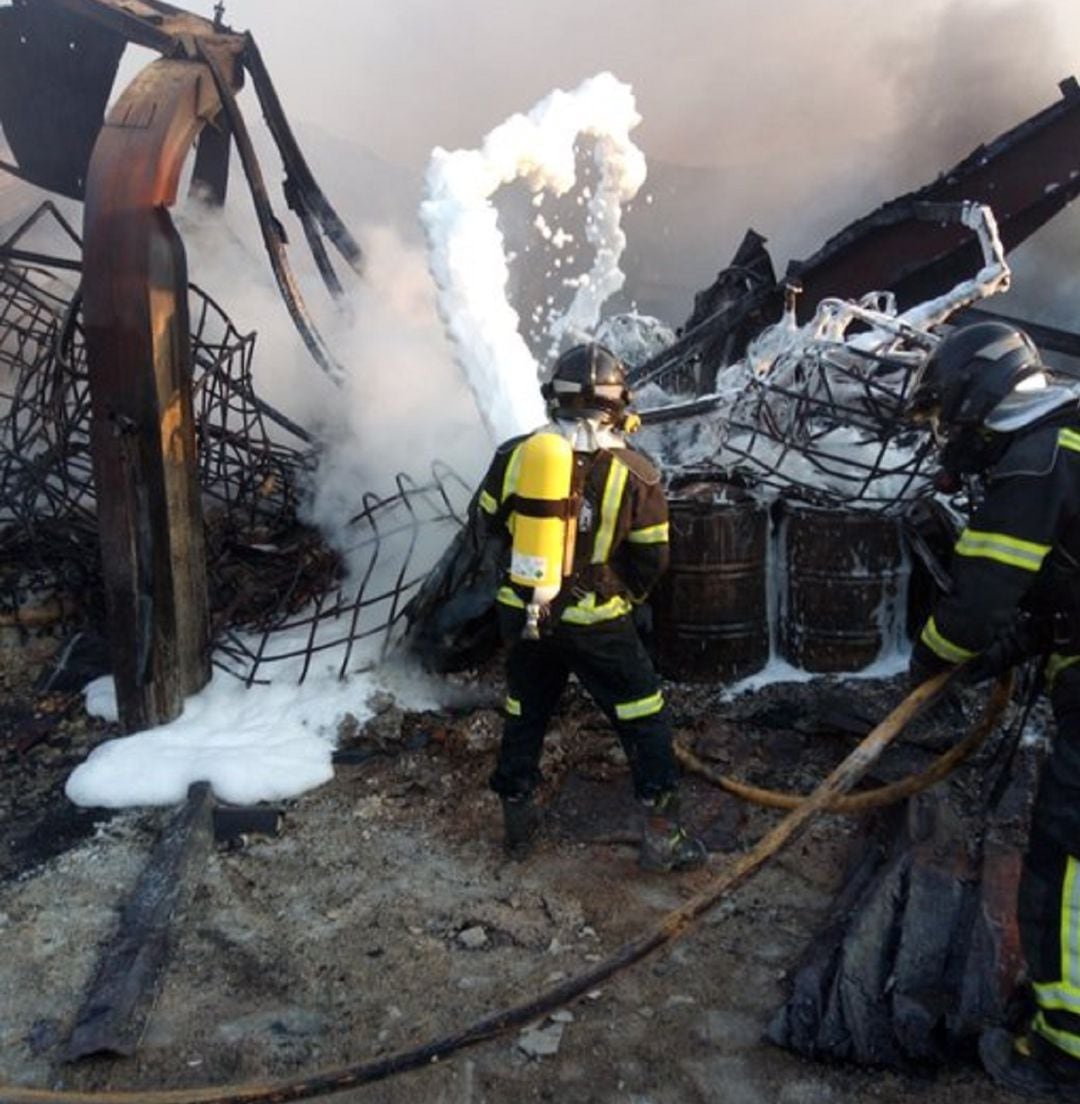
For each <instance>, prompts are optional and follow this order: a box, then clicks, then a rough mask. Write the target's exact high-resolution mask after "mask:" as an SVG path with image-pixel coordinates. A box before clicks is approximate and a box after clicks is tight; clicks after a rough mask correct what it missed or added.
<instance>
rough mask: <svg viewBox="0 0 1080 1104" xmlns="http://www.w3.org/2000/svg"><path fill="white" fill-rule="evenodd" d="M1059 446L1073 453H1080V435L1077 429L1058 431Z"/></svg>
mask: <svg viewBox="0 0 1080 1104" xmlns="http://www.w3.org/2000/svg"><path fill="white" fill-rule="evenodd" d="M1058 444H1059V445H1061V447H1062V448H1067V449H1070V450H1071V451H1072V452H1080V433H1077V432H1076V430H1075V429H1061V430H1058Z"/></svg>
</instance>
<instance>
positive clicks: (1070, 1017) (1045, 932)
mask: <svg viewBox="0 0 1080 1104" xmlns="http://www.w3.org/2000/svg"><path fill="white" fill-rule="evenodd" d="M1051 702H1052V704H1053V707H1054V719H1055V728H1056V732H1055V733H1054V736H1053V742H1052V745H1051V751H1050V756H1049V758H1048V759H1047V761H1046V763H1045V764H1044V766H1043V771H1042V777H1041V778H1040V780H1039V789H1038V793H1037V795H1036V798H1035V805H1034V808H1033V810H1032V818H1031V839H1030V843H1029V845H1028V852H1027V855H1026V856H1025V859H1024V872H1023V876H1022V878H1021V882H1020V894H1019V905H1018V909H1017V912H1018V917H1019V921H1020V935H1021V938H1022V940H1023V945H1024V955H1025V957H1026V959H1027V966H1028V975H1029V976H1030V978H1031V981H1032V985H1033V988H1034V992H1035V1001H1036V1004H1037V1006H1038V1012H1037V1014H1036V1016H1035V1019H1034V1021H1033V1023H1032V1027H1033V1029H1034V1030H1035V1032H1037V1033H1038V1034H1039V1035H1040V1036H1041V1037H1042V1038H1043V1039H1044V1040H1046V1041H1047V1042H1048V1043H1051V1044H1052V1045H1054V1046H1056V1047H1057V1048H1058V1049H1059V1050H1062V1051H1064V1052H1065V1053H1067V1054H1069V1055H1071V1056H1072V1057H1074V1058H1077V1059H1080V856H1078V855H1077V854H1076V852H1077V851H1080V665H1075V664H1069V665H1067V666H1065V667H1063V668H1062V670H1061V671H1060V673H1059V675H1058V677H1057V678H1056V679H1055V680H1054V685H1053V690H1052V693H1051Z"/></svg>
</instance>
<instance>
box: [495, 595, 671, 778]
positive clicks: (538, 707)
mask: <svg viewBox="0 0 1080 1104" xmlns="http://www.w3.org/2000/svg"><path fill="white" fill-rule="evenodd" d="M499 619H500V623H501V624H502V626H503V631H504V635H505V636H506V637H507V639H508V640H510V641H511V647H510V652H509V655H508V656H507V661H506V678H507V695H508V697H509V698H510V699H512V700H514V701H515V702H517V703H519V704H520V707H521V711H520V714H518V715H511V714H509V713H508V714H507V715H506V717H505V720H504V723H503V735H502V742H501V744H500V747H499V759H498V763H497V765H496V768H495V773H494V774H493V775H492V778H491V786H492V789H494V790H495V791H496V792H497V793H499V794H502V795H503V796H507V797H510V796H518V795H520V794H527V793H531V792H532V791H533V790H534V789H535V788H536V786H537V784H538V783H539V781H540V757H541V753H542V751H543V745H544V733H545V731H546V729H547V725H548V721H549V719H550V717H551V714H552V713H553V712H554V710H555V707H556V706H557V705H558V702H559V698H560V696H561V695H562V691H563V689H564V687H565V686H566V682H567V679H568V678H569V676H570V674H571V673H573V674H574V675H576V676H577V678H578V681H579V682H580V683H581V685H582V686H583V687H584V688H585V690H586V691H587V692H588V693H589V695H590V697H592V699H593V700H594V701H595V702H596V704H597V705H598V706H599V707H600V708H601V709H602V710H603V711H604V713H605V715H606V716H607V718H608V720H609V721H610V722H611V723H612V725H613V726H614V728H615V731H616V733H617V735H618V737H619V741H620V743H621V744H622V747H623V750H624V751H625V752H626V757H627V760H628V761H629V764H630V770H631V773H632V775H633V780H634V790H635V792H636V793H637V795H638V796H639V797H654V796H656V795H657V794H660V793H664V792H666V791H667V790H670V789H673V788H674V786H675V784H676V782H677V779H678V768H677V766H676V763H675V756H674V753H673V751H672V747H671V724H670V720H669V717H668V711H667V708H666V707H665V705H664V700H663V696H662V694H661V693H660V684H659V680H658V679H657V677H656V672H655V671H654V670H653V666H652V663H651V661H650V660H649V656H648V653H647V652H646V651H645V648H644V647H643V645H642V643H641V640H640V638H639V637H638V634H637V630H636V629H635V628H634V625H633V622H632V621H631V619H630V618H629V617H619V618H616V619H614V620H612V621H605V622H602V623H600V624H596V625H588V626H576V625H565V624H563V625H559V626H558V628H556V630H555V631H554V632H553V633H552V634H551V635H550V636H544V637H542V638H541V639H540V640H535V641H528V640H521V639H520V636H521V624H522V616H521V614H520V613H517V612H516V611H514V610H510V609H507V608H505V607H503V608H500V610H499Z"/></svg>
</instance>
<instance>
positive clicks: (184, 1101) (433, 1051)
mask: <svg viewBox="0 0 1080 1104" xmlns="http://www.w3.org/2000/svg"><path fill="white" fill-rule="evenodd" d="M953 673H954V672H948V671H946V672H942V673H941V674H939V675H936V676H935V677H934V678H932V679H929V680H927V681H926V682H924V683H923V684H922V685H921V686H918V687H916V688H915V689H914V690H913V691H912V692H911V693H910V694H908V696H907V697H906V698H905V699H904V700H903V701H902V702H901V703H900V704H899V705H898V706H897V707H896V708H895V709H894V710H893V711H892V712H891V713H890V714H889V715H888V716H887V717H886V718H885V719H884V720H883V721H882V722H881V723H880V724H878V725H877V726H876V727H875V728H874V729H873V731H872V732H870V733H869V735H867V736H866V737H865V738H864V739H863V740H862V741H861V743H859V744H858V746H857V747H855V749H854V750H853V751H852V752H851V753H850V754H849V755H848V756H847V758H845V759H844V760H843V762H841V763H840V764H839V766H837V767H836V768H835V769H834V770H833V771H831V772H830V774H829V775H828V776H827V777H826V778H825V779H824V781H822V782H821V783H820V784H819V785H818V787H817V788H816V789H815V790H814V791H813V793H811V794H810V795H808V796H807V797H806V798H805V799H804V800H800V801H798V804H797V805H796V806H795V807H794V808H792V809H791V811H790V812H788V814H787V815H786V816H785V817H784V818H783V820H781V821H780V822H779V823H778V824H776V825H775V826H774V827H773V828H772V829H770V831H768V832H767V833H766V834H765V835H764V836H762V837H761V839H760V840H759V841H758V842H757V843H756V844H755V845H754V846H753V847H752V848H750V850H748V851H746V852H744V853H743V854H742V855H741V856H740V857H739V858H738V859H737V860H736V861H735V862H734V863H732V864H731V865H730V866H729V867H728V868H727V869H726V870H723V871H722V872H720V873H719V874H717V875H716V876H715V877H714V878H712V879H711V880H710V881H709V882H708V883H707V884H706V885H705V887H704V888H703V889H701V890H699V891H698V892H697V893H696V894H694V895H693V896H692V897H690V898H689V899H688V900H687V901H686V902H685V903H683V904H682V905H680V906H679V907H678V908H677V909H674V910H672V911H671V912H669V913H667V914H666V915H665V916H663V917H662V918H661V919H660V920H659V921H658V922H657V923H656V924H654V925H653V926H652V927H651V928H649V929H648V930H647V931H645V932H644V933H643V934H642V935H639V936H638V937H637V938H636V939H633V940H630V941H629V942H627V943H624V944H623V945H622V947H620V948H619V949H618V950H617V951H616V952H615V953H614V954H613V955H611V956H610V957H609V958H607V959H606V960H605V961H603V962H600V963H598V964H596V965H595V966H593V967H592V968H590V969H589V970H586V971H585V972H583V973H581V974H578V975H577V976H576V977H573V978H569V979H567V980H566V981H563V982H561V983H559V984H558V985H555V986H553V987H551V988H549V989H548V990H546V991H545V992H543V993H542V994H541V995H540V996H538V997H536V998H534V999H532V1000H530V1001H526V1002H523V1003H521V1004H517V1005H514V1006H513V1007H511V1008H508V1009H504V1010H502V1011H498V1012H494V1013H490V1014H489V1015H486V1016H483V1017H481V1018H480V1019H478V1020H475V1021H474V1022H473V1023H471V1024H469V1025H468V1026H466V1027H464V1028H461V1029H459V1030H457V1031H454V1032H451V1033H450V1034H447V1035H444V1036H442V1037H441V1038H439V1039H435V1040H433V1041H431V1042H428V1043H424V1044H422V1045H420V1046H417V1047H414V1048H412V1049H409V1050H406V1051H401V1052H399V1053H398V1054H394V1055H390V1056H389V1057H386V1058H380V1059H377V1060H374V1061H366V1062H360V1063H357V1064H355V1065H349V1066H343V1067H340V1068H338V1069H333V1070H326V1071H323V1072H321V1073H316V1074H314V1075H312V1076H310V1077H306V1078H294V1079H291V1080H284V1081H278V1082H275V1083H272V1084H265V1083H255V1082H252V1083H248V1084H241V1085H227V1086H219V1087H216V1088H203V1089H171V1090H164V1091H149V1092H148V1091H145V1090H138V1091H128V1092H112V1091H103V1092H53V1091H50V1090H47V1089H29V1088H19V1087H16V1086H0V1104H281V1102H284V1101H290V1100H307V1099H311V1098H313V1097H318V1096H325V1095H329V1094H331V1093H335V1092H343V1091H345V1090H347V1089H353V1088H356V1087H358V1086H360V1085H366V1084H371V1083H373V1082H375V1081H381V1080H384V1079H386V1078H387V1077H390V1076H392V1075H394V1074H397V1073H404V1072H406V1071H408V1070H414V1069H420V1068H423V1067H425V1066H429V1065H431V1064H432V1063H434V1062H438V1061H440V1060H442V1059H443V1058H447V1057H449V1056H450V1055H451V1054H454V1053H456V1052H457V1051H460V1050H463V1049H465V1048H467V1047H471V1046H475V1045H476V1044H478V1043H481V1042H484V1041H486V1040H488V1039H492V1038H495V1037H496V1036H498V1035H501V1034H503V1033H504V1032H506V1031H508V1030H509V1029H511V1028H513V1027H519V1026H523V1025H525V1024H527V1023H530V1022H532V1021H534V1020H536V1019H538V1018H539V1017H541V1016H543V1015H546V1014H547V1013H549V1012H552V1011H554V1010H555V1009H557V1008H559V1007H561V1006H562V1005H565V1004H567V1003H569V1002H570V1001H572V1000H574V999H576V998H578V997H580V996H582V995H583V994H584V993H587V992H589V991H590V990H591V989H594V988H596V986H597V985H599V984H601V983H602V982H605V981H607V980H608V979H609V978H611V977H613V976H614V975H615V974H617V973H618V972H620V971H621V970H623V969H625V968H626V967H628V966H631V965H633V964H634V963H636V962H639V961H641V960H642V959H643V958H645V957H646V956H647V955H649V954H652V953H653V952H654V951H656V950H658V949H659V948H660V947H663V946H666V945H667V944H669V943H671V942H674V941H675V940H676V939H680V938H682V937H683V936H684V935H686V934H687V932H688V931H689V930H690V929H691V926H692V925H693V924H694V922H695V921H696V920H698V919H699V918H700V917H702V916H703V915H705V914H706V913H707V912H709V911H710V910H711V909H713V908H714V907H715V906H716V905H717V904H718V903H719V902H720V901H721V900H722V899H723V898H724V897H725V896H727V895H728V894H729V893H731V891H732V890H734V889H735V888H736V887H737V886H739V885H741V884H742V883H743V882H744V881H746V880H747V878H749V877H750V876H751V875H752V874H754V873H755V872H756V871H757V870H758V869H760V868H761V867H762V866H763V865H764V864H765V863H766V862H767V861H768V860H769V859H771V858H772V857H773V856H774V855H776V854H777V853H778V852H779V851H780V850H781V848H783V847H784V846H786V845H787V844H788V843H790V842H791V841H792V840H794V839H795V838H796V837H797V836H799V835H801V834H802V833H803V832H804V831H805V830H806V828H807V827H808V826H809V825H810V823H811V822H812V821H813V820H814V819H815V818H816V817H818V816H819V815H820V814H821V813H826V812H830V811H832V810H834V809H835V808H836V802H837V800H838V799H839V798H840V797H841V796H842V795H843V794H845V793H846V792H847V791H848V790H850V789H851V788H852V786H854V785H855V783H856V782H858V780H859V779H860V778H861V777H862V776H863V775H864V774H865V773H866V771H867V770H868V769H869V768H870V767H871V765H872V764H873V763H874V762H875V760H877V759H878V757H879V756H880V755H881V754H882V752H883V751H884V750H885V749H886V748H887V747H888V746H889V744H890V743H891V742H892V741H893V740H894V739H895V738H896V737H897V736H898V735H899V734H900V733H901V732H902V731H903V729H904V727H905V726H906V725H907V724H908V722H909V721H911V719H912V718H913V717H915V716H916V714H918V713H919V712H921V711H922V710H923V709H924V708H925V707H926V706H928V705H929V704H931V703H932V702H933V701H935V700H936V699H937V698H938V697H939V696H940V694H941V692H942V691H943V690H944V688H945V686H946V685H947V683H948V682H949V680H950V677H951V675H952V674H953ZM1009 682H1010V680H1009V679H1008V678H1007V677H1003V678H1002V679H1001V680H999V682H998V684H997V687H996V688H995V692H994V694H993V695H992V696H991V698H990V700H989V702H988V703H987V705H986V708H985V710H984V711H983V714H982V716H981V717H980V718H979V720H978V721H977V722H976V726H975V731H976V732H978V733H980V734H981V735H980V739H981V738H983V737H985V735H986V734H987V733H988V732H990V731H991V730H992V729H993V727H994V726H995V725H996V723H997V721H998V718H999V717H1000V715H1001V713H1002V711H1003V710H1004V708H1005V705H1006V703H1007V702H1008V697H1009V694H1008V689H1009ZM972 735H974V733H973V734H972ZM969 739H970V737H969ZM965 742H966V741H965Z"/></svg>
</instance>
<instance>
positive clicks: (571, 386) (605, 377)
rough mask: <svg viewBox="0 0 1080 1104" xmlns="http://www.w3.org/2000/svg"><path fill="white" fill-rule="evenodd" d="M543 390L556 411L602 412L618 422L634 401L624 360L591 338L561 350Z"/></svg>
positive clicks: (573, 414)
mask: <svg viewBox="0 0 1080 1104" xmlns="http://www.w3.org/2000/svg"><path fill="white" fill-rule="evenodd" d="M541 393H542V394H543V396H544V398H545V399H546V400H547V404H548V410H549V411H550V412H551V413H552V414H555V415H559V414H562V415H568V416H570V417H573V418H587V417H590V416H592V415H601V416H603V417H604V418H605V419H607V420H609V421H611V422H613V423H616V424H617V423H618V422H619V421H620V420H621V418H622V415H623V413H624V412H625V410H626V407H627V404H628V403H629V402H630V399H631V394H630V389H629V388H628V387H627V386H626V369H625V368H624V367H623V362H622V361H621V360H620V359H619V358H618V357H617V356H616V355H615V354H614V353H613V352H612V351H611V350H610V349H609V348H607V346H605V345H601V344H600V343H599V342H595V341H593V342H589V343H588V344H584V345H575V346H573V348H571V349H567V350H566V352H565V353H562V354H560V356H559V358H558V360H556V361H555V365H554V367H553V368H552V371H551V379H549V380H548V382H547V383H545V384H544V385H543V387H542V388H541Z"/></svg>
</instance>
